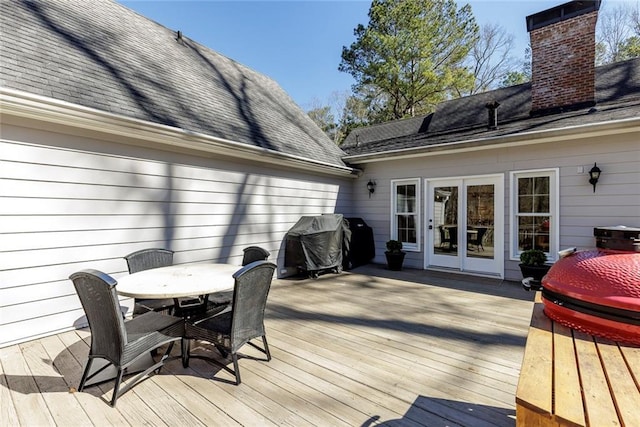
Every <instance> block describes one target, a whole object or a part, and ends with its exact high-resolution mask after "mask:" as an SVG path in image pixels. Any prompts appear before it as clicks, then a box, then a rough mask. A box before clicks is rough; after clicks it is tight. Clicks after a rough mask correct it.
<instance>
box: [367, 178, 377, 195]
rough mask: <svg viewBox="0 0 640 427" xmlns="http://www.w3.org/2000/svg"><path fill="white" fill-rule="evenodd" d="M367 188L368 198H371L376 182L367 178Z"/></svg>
mask: <svg viewBox="0 0 640 427" xmlns="http://www.w3.org/2000/svg"><path fill="white" fill-rule="evenodd" d="M367 190H368V191H369V198H371V195H372V194H373V193H375V191H376V182H375V181H372V180H371V179H369V182H367Z"/></svg>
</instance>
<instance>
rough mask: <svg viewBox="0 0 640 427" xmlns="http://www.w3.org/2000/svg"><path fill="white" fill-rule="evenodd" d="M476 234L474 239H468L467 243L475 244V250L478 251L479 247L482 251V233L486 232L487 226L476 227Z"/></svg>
mask: <svg viewBox="0 0 640 427" xmlns="http://www.w3.org/2000/svg"><path fill="white" fill-rule="evenodd" d="M476 230H477V232H478V234H476V236H475V238H474V239H471V240H469V244H471V245H476V250H477V251H480V248H482V250H483V251H484V246H482V240H483V239H484V235H485V234H486V233H487V228H485V227H478V228H476Z"/></svg>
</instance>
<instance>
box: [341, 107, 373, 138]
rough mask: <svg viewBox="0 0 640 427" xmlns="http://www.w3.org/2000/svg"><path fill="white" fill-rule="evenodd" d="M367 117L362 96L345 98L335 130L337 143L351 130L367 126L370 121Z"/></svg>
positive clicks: (367, 110)
mask: <svg viewBox="0 0 640 427" xmlns="http://www.w3.org/2000/svg"><path fill="white" fill-rule="evenodd" d="M369 117H370V114H369V108H368V105H367V103H366V102H364V101H363V99H362V98H359V97H357V96H350V97H349V98H347V100H346V102H345V106H344V109H343V110H342V115H341V117H340V122H339V123H338V131H337V132H336V133H337V134H338V135H337V136H338V138H337V140H338V144H341V143H342V141H344V139H345V138H346V137H347V135H349V133H350V132H351V131H352V130H354V129H356V128H359V127H363V126H368V125H369V124H370V123H371V121H370V119H369Z"/></svg>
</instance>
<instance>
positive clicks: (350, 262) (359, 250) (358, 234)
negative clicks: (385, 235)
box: [344, 218, 376, 269]
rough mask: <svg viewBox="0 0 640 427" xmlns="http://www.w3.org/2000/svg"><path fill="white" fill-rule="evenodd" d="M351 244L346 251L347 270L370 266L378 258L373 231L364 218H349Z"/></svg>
mask: <svg viewBox="0 0 640 427" xmlns="http://www.w3.org/2000/svg"><path fill="white" fill-rule="evenodd" d="M347 221H348V222H349V230H351V242H350V245H349V246H348V247H347V248H346V250H345V254H346V256H345V263H344V265H345V268H347V269H349V268H354V267H358V266H360V265H364V264H368V263H369V262H370V261H371V260H372V259H373V258H374V257H375V256H376V247H375V242H374V241H373V229H372V228H371V227H369V226H368V225H367V223H366V222H364V220H363V219H362V218H347Z"/></svg>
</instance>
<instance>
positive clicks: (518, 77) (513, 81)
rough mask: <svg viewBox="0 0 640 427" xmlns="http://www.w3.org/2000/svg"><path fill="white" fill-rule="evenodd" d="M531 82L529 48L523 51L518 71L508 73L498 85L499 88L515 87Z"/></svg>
mask: <svg viewBox="0 0 640 427" xmlns="http://www.w3.org/2000/svg"><path fill="white" fill-rule="evenodd" d="M529 81H531V46H530V45H529V46H527V47H526V48H525V50H524V60H523V61H522V62H521V65H520V70H511V71H508V72H507V73H506V74H505V75H504V77H503V79H502V82H501V83H500V87H509V86H515V85H519V84H522V83H526V82H529Z"/></svg>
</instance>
